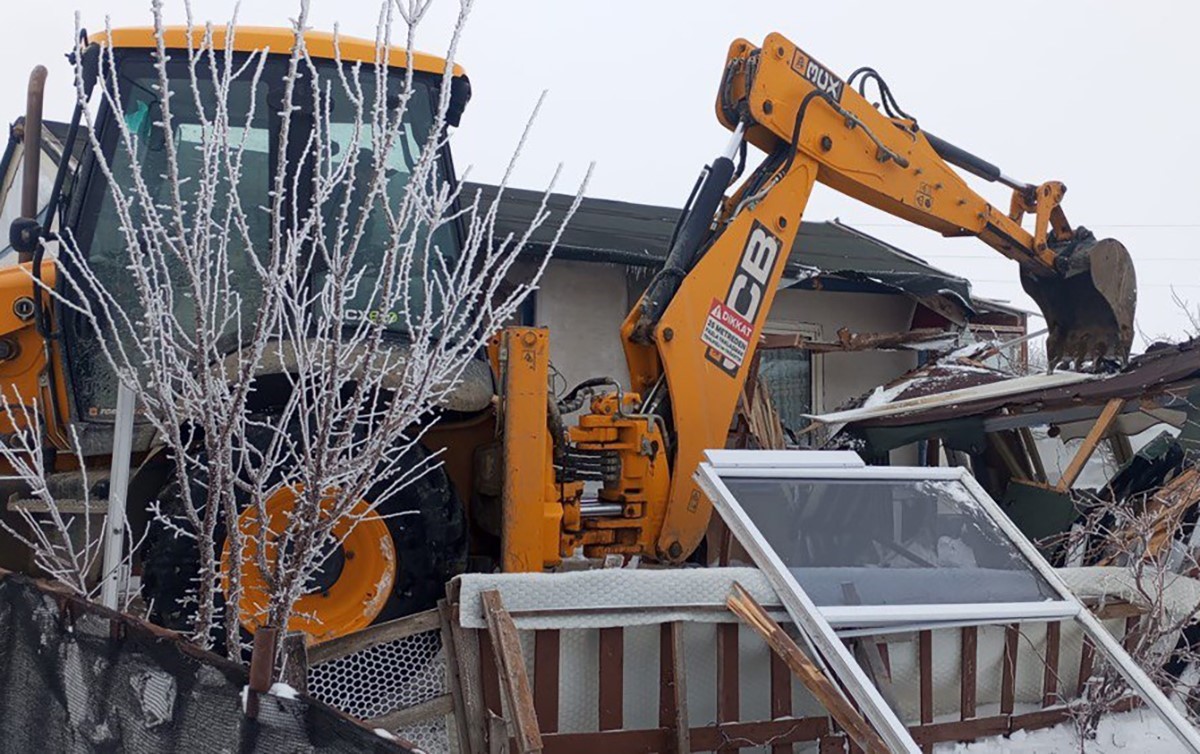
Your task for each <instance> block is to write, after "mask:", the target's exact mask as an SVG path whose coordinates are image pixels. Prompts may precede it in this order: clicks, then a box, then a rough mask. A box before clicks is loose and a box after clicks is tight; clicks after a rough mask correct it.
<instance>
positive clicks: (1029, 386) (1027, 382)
mask: <svg viewBox="0 0 1200 754" xmlns="http://www.w3.org/2000/svg"><path fill="white" fill-rule="evenodd" d="M1095 379H1096V375H1092V374H1080V373H1077V372H1054V373H1052V374H1032V375H1027V376H1024V377H1014V378H1012V379H1010V380H1003V381H1000V382H992V383H989V384H987V385H977V386H975V387H969V388H963V389H961V390H950V391H948V392H945V393H934V394H932V395H925V396H921V397H919V398H907V399H905V400H900V401H894V402H891V403H881V404H879V405H875V406H863V407H860V408H852V409H847V410H845V411H834V412H831V413H828V414H813V415H809V416H808V418H810V419H812V420H813V421H818V422H821V423H822V424H848V423H851V422H861V421H867V420H870V419H879V418H883V417H886V416H899V415H901V414H911V413H917V412H922V411H929V410H931V409H937V408H955V407H958V406H960V405H964V404H971V403H976V402H980V401H987V400H990V399H994V398H1002V397H1006V396H1011V395H1020V394H1021V393H1026V392H1029V391H1031V390H1046V389H1049V388H1057V387H1064V386H1067V385H1076V384H1079V383H1083V382H1088V381H1091V380H1095Z"/></svg>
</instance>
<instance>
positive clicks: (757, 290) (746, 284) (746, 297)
mask: <svg viewBox="0 0 1200 754" xmlns="http://www.w3.org/2000/svg"><path fill="white" fill-rule="evenodd" d="M782 245H783V244H782V242H781V241H780V240H779V237H778V236H776V235H775V234H774V233H772V232H771V231H769V230H767V228H766V226H764V225H763V224H762V223H760V222H758V221H757V220H755V221H754V225H753V226H751V228H750V235H749V237H748V238H747V239H746V245H745V247H744V248H743V249H742V258H741V260H739V262H738V267H737V271H736V272H735V273H734V276H733V282H732V283H731V284H730V285H729V292H728V293H726V294H725V305H726V306H728V307H729V308H730V309H733V310H734V311H736V312H737V313H738V314H740V315H742V316H743V317H745V318H746V320H747V321H749V322H750V323H751V324H752V325H753V324H754V323H755V321H756V319H757V317H758V315H759V310H760V309H762V303H763V297H764V296H765V295H766V291H767V285H768V284H769V283H770V280H771V274H772V273H773V272H774V271H775V265H776V264H777V263H778V262H779V251H780V247H781V246H782ZM705 356H706V357H707V358H708V360H709V361H711V362H712V363H714V364H716V365H717V366H719V367H721V369H722V370H723V371H724V372H725V373H726V374H728V375H730V376H733V375H736V374H737V370H738V367H740V366H741V365H742V362H741V361H735V360H733V359H731V358H729V356H728V355H725V354H722V353H720V352H718V351H716V350H715V349H713V348H709V349H708V350H707V352H706V353H705Z"/></svg>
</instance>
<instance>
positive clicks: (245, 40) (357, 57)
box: [88, 26, 466, 76]
mask: <svg viewBox="0 0 1200 754" xmlns="http://www.w3.org/2000/svg"><path fill="white" fill-rule="evenodd" d="M204 34H205V30H204V29H203V28H196V29H193V30H192V38H191V44H192V46H193V47H195V46H198V45H200V44H201V43H202V42H203V41H204ZM212 34H213V47H214V48H215V49H217V50H224V49H227V47H229V46H228V45H227V41H228V34H227V30H226V27H224V26H217V27H214V28H213V30H212ZM294 40H295V36H294V34H293V32H292V30H291V29H284V28H272V27H266V26H239V27H238V28H237V31H236V33H235V34H234V37H233V44H232V46H231V49H233V50H234V51H235V52H255V51H257V50H269V51H271V52H272V53H279V54H284V55H286V54H290V53H291V51H292V44H293V42H294ZM88 41H89V42H92V43H95V44H99V45H101V46H104V45H105V44H110V45H111V46H113V47H115V48H118V49H119V48H131V49H139V48H140V49H147V48H149V49H153V48H155V47H157V46H158V39H157V37H156V36H155V31H154V27H151V26H131V27H126V28H122V29H113V30H112V34H111V35H109V34H107V33H105V32H99V33H97V34H92V35H91V36H90V37H88ZM334 42H335V37H334V35H333V34H330V33H329V32H324V31H306V32H305V33H304V46H305V49H307V50H308V53H309V54H310V55H312V56H313V57H314V58H326V59H329V60H333V59H335V58H336V57H338V56H339V55H340V56H341V59H342V60H344V61H346V62H349V63H374V62H375V60H376V46H375V42H374V41H373V40H369V39H360V38H358V37H347V36H341V35H339V36H338V37H336V42H337V44H336V45H335V43H334ZM163 43H164V44H165V46H166V47H168V48H171V49H186V48H187V47H188V33H187V27H185V26H168V27H166V29H164V31H163ZM408 63H409V52H408V50H406V49H404V48H402V47H389V48H388V55H387V64H388V65H389V66H392V67H395V68H406V67H408ZM412 66H413V70H414V71H423V72H425V73H437V74H441V73H444V72H445V70H446V59H445V58H441V57H438V56H437V55H430V54H428V53H425V52H417V51H415V50H414V51H413V52H412ZM465 73H466V71H464V70H463V68H462V66H460V65H458V64H455V66H454V72H453V75H454V76H462V75H463V74H465Z"/></svg>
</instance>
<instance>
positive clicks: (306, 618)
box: [221, 487, 396, 643]
mask: <svg viewBox="0 0 1200 754" xmlns="http://www.w3.org/2000/svg"><path fill="white" fill-rule="evenodd" d="M332 503H333V501H332V500H331V499H328V498H327V499H326V500H324V501H322V509H323V510H327V509H328V508H329V507H330V506H332ZM295 504H296V489H295V488H293V487H280V488H279V489H278V490H276V491H275V492H274V493H273V494H272V495H271V497H270V498H268V499H267V502H266V511H267V534H266V538H265V540H266V548H267V557H266V561H267V566H268V569H273V568H274V567H275V563H276V559H277V558H278V545H277V540H278V538H279V533H280V532H282V531H284V530H285V529H286V528H287V525H288V520H289V517H290V514H291V512H292V509H293V508H294V507H295ZM369 507H370V506H369V504H368V503H367V501H365V500H360V501H359V502H358V503H357V504H356V505H355V506H354V508H353V509H352V511H351V515H350V516H348V517H346V518H343V519H342V520H341V521H338V522H337V523H336V524H335V525H334V527H333V532H332V533H333V536H334V538H335V540H336V541H337V542H339V543H340V544H339V545H337V547H336V548H335V549H334V550H333V551H331V552H330V553H329V557H328V558H326V560H325V563H324V565H322V567H321V570H320V571H319V572H318V573H316V574H314V575H313V576H312V577H311V578H310V579H309V581H308V583H307V584H306V585H305V594H304V596H302V597H301V598H300V599H299V600H297V602H296V607H295V610H294V611H293V614H292V618H291V620H290V621H289V622H288V630H289V631H303V632H304V633H306V634H308V635H309V637H310V640H311V641H312V643H320V642H323V641H329V640H330V639H336V638H337V637H339V636H344V635H346V634H349V633H353V632H354V631H358V630H360V629H363V628H366V627H367V626H369V625H371V623H372V622H373V621H374V620H375V619H376V618H377V617H378V616H379V613H380V612H382V610H383V607H384V605H386V604H387V601H388V597H389V596H390V595H391V593H392V586H393V584H394V583H395V578H396V546H395V544H393V542H392V536H391V532H389V531H388V527H387V524H386V523H385V522H384V520H383V518H382V517H380V516H379V514H377V513H375V512H374V511H371V510H369ZM351 527H353V528H351ZM238 529H239V530H240V531H241V533H242V538H243V539H242V541H243V547H242V566H241V575H242V599H241V604H240V605H239V606H238V607H239V610H238V613H239V618H240V620H241V623H242V626H243V627H244V628H245V629H246V630H247V631H249V632H251V633H253V632H254V631H255V630H257V629H258V627H259V626H261V625H262V624H263V623H265V622H266V619H267V606H268V604H269V591H268V588H267V578H266V577H265V575H264V574H263V573H262V572H261V571H260V570H259V567H258V546H259V540H260V537H261V532H262V522H261V521H260V520H259V516H258V511H257V509H255V508H249V509H247V510H245V511H244V512H243V513H242V514H241V515H240V516H239V517H238ZM231 561H232V557H231V552H230V544H229V540H228V538H227V539H226V540H225V547H224V549H223V550H222V551H221V574H222V577H223V585H224V589H225V592H226V594H228V593H229V572H230V569H232V567H233V565H232V562H231Z"/></svg>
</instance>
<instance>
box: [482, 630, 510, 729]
mask: <svg viewBox="0 0 1200 754" xmlns="http://www.w3.org/2000/svg"><path fill="white" fill-rule="evenodd" d="M478 636H479V674H480V676H481V678H480V680H481V681H482V684H481V685H482V686H483V708H484V709H485V710H487V711H489V712H493V713H495V714H496V715H499V716H501V717H503V716H504V705H503V704H501V703H500V676H499V675H497V674H496V652H495V650H494V649H493V648H492V637H490V636H488V633H487V631H480V632H479V633H478Z"/></svg>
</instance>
